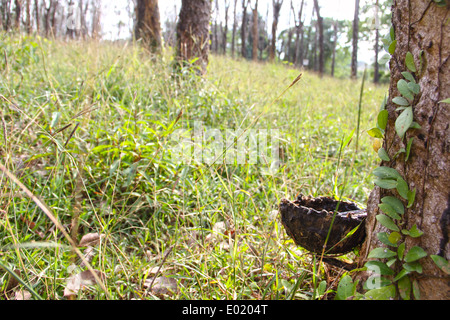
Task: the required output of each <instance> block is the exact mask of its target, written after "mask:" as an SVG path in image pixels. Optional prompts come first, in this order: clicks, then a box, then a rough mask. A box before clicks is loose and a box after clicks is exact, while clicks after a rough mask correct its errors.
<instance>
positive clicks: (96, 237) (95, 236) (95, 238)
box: [78, 232, 105, 247]
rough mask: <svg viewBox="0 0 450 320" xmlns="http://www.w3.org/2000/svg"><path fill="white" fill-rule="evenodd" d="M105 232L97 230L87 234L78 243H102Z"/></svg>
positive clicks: (88, 244) (89, 244)
mask: <svg viewBox="0 0 450 320" xmlns="http://www.w3.org/2000/svg"><path fill="white" fill-rule="evenodd" d="M104 236H105V235H104V234H99V233H97V232H93V233H88V234H85V235H84V236H83V237H82V238H81V240H80V243H79V244H78V246H79V247H86V246H96V245H98V244H99V243H100V240H101V239H102V238H103V237H104Z"/></svg>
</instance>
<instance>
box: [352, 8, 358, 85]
mask: <svg viewBox="0 0 450 320" xmlns="http://www.w3.org/2000/svg"><path fill="white" fill-rule="evenodd" d="M358 33H359V0H355V15H354V17H353V37H352V66H351V68H352V69H351V78H352V79H356V75H357V72H358Z"/></svg>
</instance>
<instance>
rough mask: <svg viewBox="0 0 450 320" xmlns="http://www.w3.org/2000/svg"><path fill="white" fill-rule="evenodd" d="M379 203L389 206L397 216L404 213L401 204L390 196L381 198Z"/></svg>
mask: <svg viewBox="0 0 450 320" xmlns="http://www.w3.org/2000/svg"><path fill="white" fill-rule="evenodd" d="M381 202H383V203H387V204H389V205H390V206H391V207H393V208H394V209H395V212H397V213H398V214H404V213H405V207H404V206H403V203H402V202H401V201H400V200H399V199H397V198H396V197H392V196H387V197H383V198H381Z"/></svg>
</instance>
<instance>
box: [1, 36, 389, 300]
mask: <svg viewBox="0 0 450 320" xmlns="http://www.w3.org/2000/svg"><path fill="white" fill-rule="evenodd" d="M0 38H1V41H0V49H1V51H2V52H5V53H6V57H7V60H4V61H1V62H0V67H1V70H0V93H1V94H2V95H3V96H4V97H5V98H7V99H8V100H9V101H10V102H13V103H15V104H16V106H17V108H18V110H17V109H14V108H11V104H10V103H9V102H7V101H5V99H3V98H2V97H0V107H1V111H2V113H1V114H0V116H1V117H2V118H3V120H2V126H1V127H2V130H0V132H1V133H2V135H1V139H0V140H1V142H0V153H1V157H2V158H1V159H2V160H1V162H2V163H3V164H5V165H6V166H7V168H8V169H9V170H10V171H12V172H14V174H15V175H16V176H17V177H19V178H20V180H21V181H22V182H23V183H24V184H25V185H26V186H27V187H28V188H30V190H31V191H32V192H33V193H34V194H35V195H37V196H39V197H40V198H41V199H42V200H43V201H44V202H45V203H46V205H47V206H48V207H49V208H50V209H51V210H52V212H53V214H55V215H56V216H57V217H58V218H59V219H60V221H61V222H62V223H63V224H64V225H65V226H66V227H67V228H68V230H69V229H70V223H71V222H72V219H73V218H74V217H76V216H79V228H78V234H77V235H76V238H77V239H78V240H79V239H80V238H81V236H82V235H84V234H87V233H90V232H98V233H101V234H103V235H104V237H103V238H102V241H101V243H100V245H98V246H96V247H95V255H94V257H93V259H92V261H91V265H92V266H93V267H94V268H95V269H98V270H100V271H102V272H104V273H105V275H106V277H107V281H106V286H107V288H108V291H109V292H108V296H109V297H110V298H113V299H131V298H142V297H154V296H153V295H151V294H149V293H148V292H147V293H146V292H145V291H146V287H145V281H146V280H147V281H148V279H151V277H152V276H153V274H152V273H149V272H148V271H149V270H152V272H154V271H155V268H156V267H159V266H160V265H161V264H163V266H162V268H161V270H160V274H159V275H163V276H168V277H172V278H174V279H175V280H176V282H177V285H178V291H177V293H175V294H169V297H170V298H177V299H184V298H190V299H223V298H228V299H232V298H245V299H248V298H249V299H262V298H266V299H267V298H270V299H280V298H286V297H291V293H292V289H293V288H294V284H296V283H297V282H296V281H297V279H300V280H299V281H298V283H297V284H298V289H297V291H296V296H295V298H297V299H309V298H312V297H315V296H317V293H318V291H317V290H316V289H315V288H317V287H318V285H319V283H320V281H325V282H324V283H323V284H322V285H323V286H324V285H325V286H326V288H328V289H332V287H333V281H334V280H336V278H333V277H327V276H325V275H323V274H321V277H322V278H317V277H313V276H312V268H313V265H312V263H311V259H310V256H309V255H308V254H307V253H306V252H302V251H301V250H300V249H298V248H296V247H295V246H294V245H293V243H292V241H291V240H289V239H288V238H286V235H285V233H284V230H283V228H282V226H281V224H280V223H279V221H278V220H277V219H276V211H275V210H276V208H277V203H278V202H279V200H280V199H281V198H282V197H288V198H294V197H295V196H296V195H297V194H298V193H299V192H302V193H304V194H312V195H329V196H340V195H342V196H343V197H346V198H351V199H354V200H355V201H358V202H360V203H364V202H365V201H366V198H367V196H368V192H369V189H370V188H371V183H370V179H369V176H370V172H371V169H372V168H373V167H374V166H375V161H376V159H375V156H374V153H373V151H372V149H371V141H370V139H369V138H368V137H367V134H364V133H362V131H363V130H364V129H368V128H370V127H371V124H373V123H374V117H375V115H376V113H377V110H378V108H379V105H380V103H381V100H382V99H383V97H384V94H385V88H378V87H373V86H371V85H370V84H368V85H367V86H366V89H365V91H364V95H363V108H362V113H361V136H360V140H359V150H358V153H357V154H356V155H355V152H354V151H355V137H356V134H355V135H354V136H353V140H352V142H351V143H350V145H349V146H347V147H346V148H344V149H343V151H342V154H341V156H340V157H339V148H340V143H341V141H342V139H345V138H346V137H348V136H349V135H350V133H351V132H352V130H354V129H355V128H356V122H357V116H358V110H357V109H358V108H357V106H358V99H359V87H360V83H359V82H354V81H350V80H348V81H343V80H335V79H332V78H328V77H324V78H322V79H320V78H318V77H317V76H316V75H314V74H311V73H306V72H304V74H303V77H302V79H301V80H300V81H299V82H298V83H297V84H296V85H295V86H294V87H292V88H290V89H289V90H288V91H287V92H286V93H285V94H284V95H283V96H282V97H281V98H280V99H279V100H277V101H275V102H274V103H272V102H273V101H274V99H275V98H277V97H278V96H279V95H280V94H281V93H282V92H283V91H284V90H285V89H286V88H287V87H288V86H289V84H290V83H291V82H292V80H293V79H295V78H296V76H297V75H298V71H297V70H294V69H289V68H287V67H285V66H283V65H270V64H259V63H258V64H257V63H251V62H246V61H235V60H231V59H229V58H224V57H212V58H211V62H210V67H209V72H208V75H207V77H206V79H203V80H202V79H198V78H197V77H196V76H195V75H193V74H192V73H189V72H188V71H187V70H183V72H184V76H174V75H173V74H172V73H171V70H172V68H171V66H170V63H171V58H170V57H171V55H170V54H169V53H167V54H165V55H164V56H163V57H162V58H157V59H154V60H151V59H149V58H148V56H147V55H146V54H145V53H143V52H141V51H139V50H137V49H136V48H133V47H132V46H131V45H129V46H128V47H124V46H122V47H119V46H113V45H111V44H102V45H99V44H97V43H89V44H88V43H69V44H63V43H58V42H48V41H46V40H42V39H41V40H38V39H19V38H12V39H10V38H7V37H4V36H1V35H0ZM180 110H183V115H182V116H181V118H180V119H178V122H177V117H178V115H179V113H180ZM80 113H81V114H80ZM258 116H260V118H259V119H258V121H257V123H256V124H255V125H254V126H253V128H255V129H277V130H279V132H280V133H281V138H282V143H281V148H280V149H281V150H282V151H281V152H282V154H283V159H282V160H283V161H282V165H281V166H280V168H279V170H278V172H277V173H276V174H273V175H264V174H263V169H264V168H263V167H264V166H262V165H254V164H246V165H220V164H219V163H217V164H214V165H212V166H206V165H205V164H204V163H201V162H196V161H190V162H189V161H187V160H186V159H185V160H186V161H185V162H184V163H177V162H176V161H175V162H174V161H172V160H173V159H176V158H174V157H173V154H174V150H173V149H172V146H173V145H172V144H171V143H170V137H171V133H172V130H173V129H179V128H185V129H186V128H192V123H193V121H194V120H197V121H202V122H203V124H204V126H205V127H209V128H217V129H220V130H225V129H232V130H234V129H237V128H239V127H243V128H247V127H248V126H249V125H250V124H251V123H252V122H253V121H254V120H255V119H256V118H257V117H258ZM69 123H71V124H72V126H71V127H69V128H67V129H66V130H64V131H62V132H59V133H56V134H55V132H57V130H58V129H59V128H61V127H63V126H64V125H66V124H69ZM75 124H78V125H79V127H78V129H77V130H76V132H75V133H74V135H73V136H71V131H72V130H73V128H74V127H75ZM4 129H6V130H4ZM52 134H54V135H52ZM69 138H70V139H69ZM67 141H68V143H67V145H66V146H65V147H64V145H65V143H66V142H67ZM354 155H355V159H354V161H355V162H354V166H353V170H350V169H349V168H351V164H352V160H353V156H354ZM30 160H31V161H30ZM346 168H347V170H346ZM0 210H1V211H0V237H1V239H2V240H1V241H2V243H1V248H2V249H1V251H0V255H1V259H2V261H4V263H6V264H7V265H8V266H9V267H10V268H12V269H18V270H21V277H22V279H23V280H24V281H25V282H27V283H31V284H33V285H34V289H35V290H36V291H37V292H38V293H39V294H40V295H41V296H42V297H44V298H48V299H59V298H62V296H63V291H64V287H65V285H66V279H67V277H69V276H70V275H71V271H70V270H71V268H70V264H71V263H72V261H73V259H72V258H71V251H70V250H67V249H66V247H64V246H61V245H67V244H68V243H67V241H66V240H65V239H64V238H63V237H62V235H61V232H60V231H58V230H57V229H55V228H54V227H53V226H52V224H51V222H50V221H49V220H48V219H47V218H46V217H45V215H44V214H43V212H42V210H40V209H39V208H38V207H37V206H36V205H35V204H34V202H32V201H31V200H29V199H28V198H27V197H25V196H24V195H23V194H22V193H21V191H20V189H19V188H18V187H17V185H15V184H13V183H11V181H10V180H8V179H7V178H6V177H5V176H2V175H0ZM223 225H225V229H223V228H221V226H223ZM42 242H45V243H42ZM33 243H34V245H33V246H30V244H33ZM51 243H53V244H58V245H57V246H55V245H50V244H51ZM37 244H39V245H37ZM81 249H84V248H81ZM170 250H171V251H170ZM165 253H169V254H168V255H167V257H166V259H165V260H164V257H165ZM77 263H79V261H78V262H77ZM0 272H1V271H0ZM74 272H75V273H76V272H77V271H72V273H74ZM0 276H1V278H0V280H1V281H2V282H0V284H1V288H2V294H1V297H3V298H5V297H6V294H7V293H5V289H6V288H7V287H8V283H7V282H8V281H7V280H8V275H7V274H6V273H0ZM334 284H335V283H334ZM9 294H10V293H9ZM105 297H106V295H105V293H103V292H101V291H100V290H97V289H92V288H91V289H87V290H84V291H80V293H79V298H95V299H102V298H105Z"/></svg>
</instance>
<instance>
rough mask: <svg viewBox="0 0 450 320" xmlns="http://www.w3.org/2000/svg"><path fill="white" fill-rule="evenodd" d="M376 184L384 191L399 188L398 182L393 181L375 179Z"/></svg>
mask: <svg viewBox="0 0 450 320" xmlns="http://www.w3.org/2000/svg"><path fill="white" fill-rule="evenodd" d="M374 183H375V184H376V185H377V186H379V187H380V188H383V189H394V188H396V187H397V180H392V179H375V181H374Z"/></svg>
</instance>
